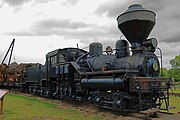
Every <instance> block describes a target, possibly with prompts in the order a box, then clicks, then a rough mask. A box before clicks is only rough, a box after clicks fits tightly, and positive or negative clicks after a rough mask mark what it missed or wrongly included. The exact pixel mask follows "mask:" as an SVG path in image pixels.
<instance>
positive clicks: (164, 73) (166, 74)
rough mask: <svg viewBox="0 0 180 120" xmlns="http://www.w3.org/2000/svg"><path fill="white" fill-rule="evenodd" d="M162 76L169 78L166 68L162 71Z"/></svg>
mask: <svg viewBox="0 0 180 120" xmlns="http://www.w3.org/2000/svg"><path fill="white" fill-rule="evenodd" d="M160 75H161V77H169V73H168V70H167V69H166V68H162V69H160Z"/></svg>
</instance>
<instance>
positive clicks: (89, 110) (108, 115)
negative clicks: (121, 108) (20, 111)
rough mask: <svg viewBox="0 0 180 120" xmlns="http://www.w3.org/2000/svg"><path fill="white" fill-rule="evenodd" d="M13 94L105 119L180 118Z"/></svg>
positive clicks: (150, 119) (148, 119) (143, 119)
mask: <svg viewBox="0 0 180 120" xmlns="http://www.w3.org/2000/svg"><path fill="white" fill-rule="evenodd" d="M10 93H13V94H20V95H23V96H27V97H36V98H37V99H39V100H43V101H48V102H50V103H53V104H57V105H59V106H61V107H63V108H65V109H66V108H67V109H74V110H78V111H80V112H81V113H82V114H83V115H87V114H96V115H100V116H102V117H104V118H105V119H107V120H180V113H176V114H170V113H169V114H167V113H159V112H158V113H157V117H156V118H153V117H152V116H150V115H145V114H142V113H120V112H117V111H112V110H107V109H103V108H99V107H97V106H95V105H93V104H90V103H88V102H81V101H73V102H72V101H68V100H54V99H49V98H43V97H38V96H34V95H31V94H25V93H19V92H12V91H11V92H10Z"/></svg>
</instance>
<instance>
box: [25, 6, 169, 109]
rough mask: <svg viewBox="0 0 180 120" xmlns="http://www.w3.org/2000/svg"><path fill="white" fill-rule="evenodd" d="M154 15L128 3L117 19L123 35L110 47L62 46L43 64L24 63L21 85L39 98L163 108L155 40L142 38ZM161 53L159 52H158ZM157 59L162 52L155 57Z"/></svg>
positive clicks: (165, 82)
mask: <svg viewBox="0 0 180 120" xmlns="http://www.w3.org/2000/svg"><path fill="white" fill-rule="evenodd" d="M155 16H156V14H155V13H154V12H153V11H151V10H147V9H145V8H143V7H142V6H141V5H139V4H133V5H131V6H129V8H128V9H127V10H126V11H125V12H124V13H122V14H120V15H119V16H118V17H117V23H118V28H119V30H120V31H121V32H122V33H123V35H124V36H125V38H126V39H127V40H124V39H120V40H117V42H116V44H115V49H112V48H111V47H110V46H107V48H106V50H105V51H103V45H102V44H101V43H99V42H94V43H91V44H90V45H89V51H88V52H87V51H85V50H82V49H79V48H64V49H57V50H54V51H51V52H49V53H48V54H47V55H46V63H45V65H40V64H38V65H37V66H36V67H29V68H28V71H27V79H26V80H25V82H24V83H23V86H22V87H23V89H24V90H26V91H28V92H30V93H33V94H38V95H40V96H44V97H53V98H56V99H70V100H79V101H89V102H91V103H95V104H98V105H99V106H100V107H103V108H108V109H113V110H118V111H141V110H147V109H149V108H157V107H158V108H160V109H162V107H161V106H162V103H163V102H164V103H165V108H164V109H165V110H168V108H169V89H170V86H171V81H172V80H171V79H170V78H162V77H159V76H160V69H161V68H160V67H162V63H160V62H159V59H158V57H157V56H156V54H155V51H157V50H159V48H157V46H158V42H157V39H156V38H148V36H149V34H150V32H151V30H152V29H153V27H154V25H155V22H156V21H155V20H156V19H155ZM160 52H161V51H160ZM161 58H162V56H161Z"/></svg>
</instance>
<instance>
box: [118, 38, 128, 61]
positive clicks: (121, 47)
mask: <svg viewBox="0 0 180 120" xmlns="http://www.w3.org/2000/svg"><path fill="white" fill-rule="evenodd" d="M129 55H130V52H129V43H128V42H127V41H126V40H118V41H117V42H116V58H121V57H126V56H129Z"/></svg>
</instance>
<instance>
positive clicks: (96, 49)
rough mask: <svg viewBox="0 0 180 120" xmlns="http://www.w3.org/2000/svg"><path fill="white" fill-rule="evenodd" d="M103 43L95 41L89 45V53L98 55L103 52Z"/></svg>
mask: <svg viewBox="0 0 180 120" xmlns="http://www.w3.org/2000/svg"><path fill="white" fill-rule="evenodd" d="M102 49H103V48H102V44H101V43H99V42H94V43H91V44H90V45H89V55H90V56H93V55H98V54H102Z"/></svg>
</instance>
